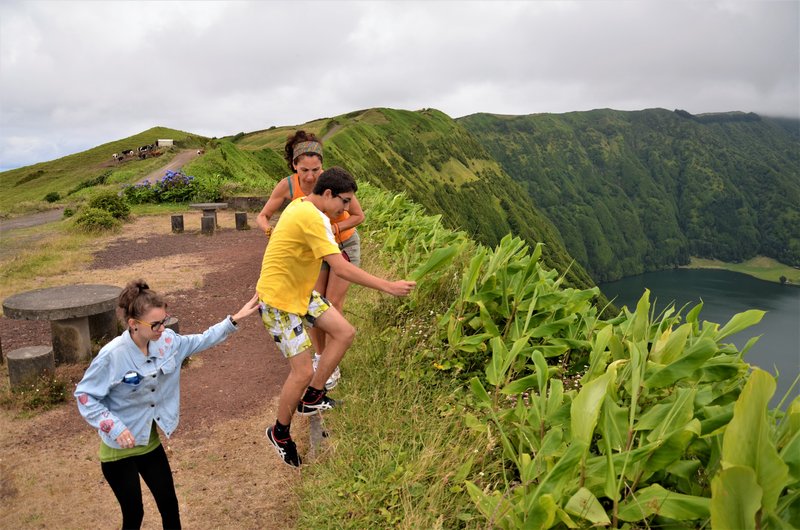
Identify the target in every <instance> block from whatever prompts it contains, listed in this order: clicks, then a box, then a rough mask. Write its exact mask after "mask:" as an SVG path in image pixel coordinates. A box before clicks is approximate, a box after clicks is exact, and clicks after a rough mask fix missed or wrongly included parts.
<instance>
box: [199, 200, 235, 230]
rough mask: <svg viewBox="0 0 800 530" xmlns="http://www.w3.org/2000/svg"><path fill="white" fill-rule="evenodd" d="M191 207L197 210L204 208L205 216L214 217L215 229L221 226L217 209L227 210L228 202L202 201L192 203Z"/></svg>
mask: <svg viewBox="0 0 800 530" xmlns="http://www.w3.org/2000/svg"><path fill="white" fill-rule="evenodd" d="M189 208H194V209H195V210H203V217H213V218H214V229H217V228H219V225H218V224H217V210H225V209H227V208H228V203H227V202H200V203H197V204H190V205H189Z"/></svg>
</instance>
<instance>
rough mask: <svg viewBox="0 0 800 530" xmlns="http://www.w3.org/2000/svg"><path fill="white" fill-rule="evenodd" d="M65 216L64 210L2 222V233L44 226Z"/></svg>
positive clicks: (0, 224)
mask: <svg viewBox="0 0 800 530" xmlns="http://www.w3.org/2000/svg"><path fill="white" fill-rule="evenodd" d="M63 215H64V208H56V209H54V210H47V211H46V212H37V213H32V214H29V215H23V216H20V217H14V218H12V219H5V220H0V232H6V231H8V230H13V229H15V228H28V227H29V226H36V225H43V224H45V223H52V222H53V221H58V220H59V219H61V217H62V216H63Z"/></svg>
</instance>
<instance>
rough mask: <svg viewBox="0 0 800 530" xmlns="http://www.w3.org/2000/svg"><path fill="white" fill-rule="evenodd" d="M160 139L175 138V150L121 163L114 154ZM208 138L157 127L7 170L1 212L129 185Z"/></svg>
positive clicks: (0, 180)
mask: <svg viewBox="0 0 800 530" xmlns="http://www.w3.org/2000/svg"><path fill="white" fill-rule="evenodd" d="M159 138H171V139H172V140H174V141H175V146H174V147H173V148H172V149H169V148H168V149H166V150H164V151H163V153H164V154H163V155H162V156H160V157H156V158H147V159H143V160H140V159H139V158H138V157H135V156H134V157H132V158H129V159H128V160H126V161H124V162H122V163H119V162H116V161H114V159H113V158H112V155H113V154H114V153H120V152H122V151H123V150H127V149H133V150H136V149H138V148H139V147H140V146H143V145H150V144H153V143H155V141H156V140H158V139H159ZM207 141H208V139H206V138H203V137H201V136H197V135H193V134H191V133H187V132H183V131H176V130H174V129H167V128H165V127H153V128H152V129H148V130H146V131H144V132H142V133H139V134H137V135H134V136H130V137H128V138H123V139H121V140H116V141H113V142H109V143H106V144H103V145H99V146H97V147H93V148H92V149H89V150H87V151H83V152H80V153H75V154H73V155H68V156H65V157H62V158H59V159H56V160H50V161H48V162H41V163H39V164H33V165H31V166H25V167H21V168H18V169H12V170H9V171H4V172H3V173H2V174H0V214H2V213H9V212H10V211H17V210H20V209H21V210H23V211H24V210H25V209H26V208H25V206H26V203H28V202H33V201H41V200H42V199H43V197H44V196H45V195H46V194H47V193H50V192H57V193H59V194H60V195H61V196H62V197H65V196H68V195H70V194H74V193H79V192H80V191H81V190H84V189H88V188H91V187H92V186H96V185H102V184H126V183H131V182H135V181H136V180H137V179H138V178H141V177H143V176H144V175H146V174H147V173H149V172H150V171H153V170H155V169H157V168H159V167H161V166H163V165H164V164H167V163H168V162H169V160H170V159H171V158H172V157H173V156H175V154H176V153H177V151H178V150H179V149H181V148H197V147H201V146H203V145H205V143H206V142H207Z"/></svg>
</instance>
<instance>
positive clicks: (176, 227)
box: [172, 214, 183, 234]
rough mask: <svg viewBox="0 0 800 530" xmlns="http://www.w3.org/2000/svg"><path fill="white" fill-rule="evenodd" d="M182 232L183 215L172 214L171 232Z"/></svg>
mask: <svg viewBox="0 0 800 530" xmlns="http://www.w3.org/2000/svg"><path fill="white" fill-rule="evenodd" d="M181 232H183V215H180V214H179V215H173V216H172V233H173V234H180V233H181Z"/></svg>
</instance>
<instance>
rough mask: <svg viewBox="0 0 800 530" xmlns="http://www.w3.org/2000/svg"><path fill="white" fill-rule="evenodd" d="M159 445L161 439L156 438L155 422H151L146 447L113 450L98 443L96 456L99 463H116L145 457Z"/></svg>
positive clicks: (138, 446)
mask: <svg viewBox="0 0 800 530" xmlns="http://www.w3.org/2000/svg"><path fill="white" fill-rule="evenodd" d="M159 445H161V438H159V437H158V430H157V429H156V422H153V426H152V428H151V429H150V439H149V440H148V441H147V445H137V446H135V447H131V448H130V449H114V448H113V447H109V446H107V445H106V444H105V443H103V442H100V451H99V452H98V456H99V457H100V461H101V462H116V461H117V460H122V459H123V458H128V457H129V456H139V455H145V454H147V453H149V452H150V451H153V450H154V449H155V448H156V447H158V446H159Z"/></svg>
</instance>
